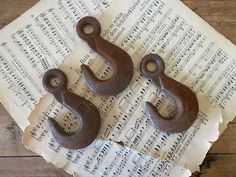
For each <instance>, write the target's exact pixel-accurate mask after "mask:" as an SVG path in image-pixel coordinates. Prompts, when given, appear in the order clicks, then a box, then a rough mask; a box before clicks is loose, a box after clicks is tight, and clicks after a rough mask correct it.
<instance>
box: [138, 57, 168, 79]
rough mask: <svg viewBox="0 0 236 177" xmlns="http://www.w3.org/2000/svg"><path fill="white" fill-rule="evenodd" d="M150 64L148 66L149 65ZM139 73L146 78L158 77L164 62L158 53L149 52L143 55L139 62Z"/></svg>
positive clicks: (162, 69) (163, 67)
mask: <svg viewBox="0 0 236 177" xmlns="http://www.w3.org/2000/svg"><path fill="white" fill-rule="evenodd" d="M149 65H150V67H149ZM140 70H141V73H142V74H143V75H144V76H145V77H147V78H150V79H151V78H154V77H159V76H160V75H162V74H164V70H165V63H164V62H163V60H162V59H161V58H160V56H158V55H154V54H150V55H147V56H145V57H144V58H143V59H142V61H141V64H140Z"/></svg>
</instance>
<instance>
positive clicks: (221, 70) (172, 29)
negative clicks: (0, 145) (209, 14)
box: [0, 0, 236, 177]
mask: <svg viewBox="0 0 236 177" xmlns="http://www.w3.org/2000/svg"><path fill="white" fill-rule="evenodd" d="M88 15H90V16H95V17H96V18H98V20H99V22H100V23H101V26H102V36H103V37H104V38H105V39H107V40H108V41H110V42H112V43H114V44H115V45H117V46H119V47H121V48H122V49H124V50H125V51H127V52H128V53H129V54H130V56H131V58H132V60H133V62H134V65H135V73H134V77H133V80H132V82H131V84H130V85H129V87H128V88H127V89H126V90H125V91H124V92H122V93H121V94H119V95H114V96H110V97H102V96H98V95H96V94H94V93H93V92H91V91H90V90H89V89H88V88H87V87H86V86H85V83H84V80H83V78H82V77H81V74H80V66H81V64H87V65H89V67H90V68H92V70H93V71H95V72H96V75H97V76H98V77H99V78H103V79H104V78H107V77H109V76H110V74H111V73H112V69H111V67H110V65H109V63H106V62H104V60H103V59H102V58H101V57H100V56H99V55H97V54H96V53H95V52H94V51H92V50H91V49H90V47H89V46H88V45H87V43H86V42H84V41H83V40H81V39H80V38H79V37H78V35H77V33H76V24H77V22H78V20H79V19H80V18H81V17H84V16H88ZM150 53H154V54H158V55H160V56H161V57H163V59H164V61H165V63H166V74H167V75H168V76H170V77H172V78H174V79H176V80H178V81H180V82H181V83H183V84H185V85H187V86H189V87H190V88H192V89H193V90H194V91H195V92H196V93H197V94H198V99H199V105H200V111H199V115H198V119H197V120H196V121H195V123H194V124H193V125H192V127H191V128H190V129H189V130H188V131H186V132H184V133H180V134H174V135H171V134H165V133H162V132H160V131H158V130H157V129H155V128H154V127H153V125H152V124H151V123H150V120H149V118H148V116H147V114H146V112H145V106H144V103H145V101H150V102H152V103H153V104H155V105H156V106H157V108H158V109H159V110H160V112H161V113H163V114H170V113H171V112H172V111H173V109H174V108H173V107H174V106H173V104H172V103H170V102H169V101H168V99H166V98H165V96H164V95H163V93H162V92H161V91H160V90H158V89H156V88H155V86H154V85H153V84H152V83H151V82H150V81H149V80H147V79H146V78H144V77H143V76H142V75H141V74H140V70H139V65H140V61H141V59H142V57H143V56H145V55H147V54H150ZM0 61H1V64H0V82H1V85H0V89H1V93H0V101H1V103H2V104H3V106H4V107H5V108H6V109H7V111H8V112H9V113H10V114H11V116H12V117H13V118H14V120H15V121H16V123H17V124H18V125H19V126H20V127H21V129H22V130H23V131H24V138H23V143H24V145H25V146H26V147H27V148H29V149H31V150H32V151H34V152H36V153H38V154H40V155H42V156H43V157H44V158H45V159H46V160H47V161H48V162H51V163H53V164H54V165H55V166H57V167H59V168H64V169H65V170H66V171H67V172H68V173H70V174H74V175H75V176H85V177H89V176H96V177H98V176H101V177H105V176H109V177H111V176H122V177H126V176H127V177H128V176H130V177H131V176H135V177H137V176H140V177H143V176H145V177H146V176H155V177H156V176H175V177H176V176H190V175H191V171H192V172H193V171H195V170H198V168H199V164H201V163H202V161H203V159H204V157H205V155H206V153H207V152H208V150H209V149H210V146H211V143H212V142H214V141H216V140H217V138H218V136H219V132H222V131H223V130H224V129H225V128H226V126H227V124H228V122H230V121H231V120H232V119H233V118H234V117H235V115H236V109H233V105H235V103H236V79H235V78H236V47H235V46H234V45H233V44H232V43H231V42H230V41H228V40H227V39H225V38H224V37H223V36H222V35H220V34H219V33H217V32H216V31H215V30H214V29H213V28H212V27H210V26H209V25H208V24H207V23H206V22H204V21H203V20H202V19H201V18H200V17H198V16H197V15H196V14H194V13H193V12H192V11H191V10H189V9H188V8H187V7H186V6H185V5H184V4H183V3H182V2H181V1H179V0H119V1H118V0H114V1H108V0H100V1H98V0H90V1H82V0H41V1H40V2H39V3H38V4H37V5H35V6H34V7H33V8H32V9H30V10H29V11H27V12H26V13H25V14H24V15H22V16H21V17H20V18H18V19H17V20H15V21H14V22H13V23H11V24H10V25H8V26H7V27H5V28H4V29H2V30H1V31H0ZM50 68H60V69H61V70H63V71H64V72H65V73H66V74H67V76H68V79H69V88H70V90H71V91H73V92H74V93H76V94H78V95H80V96H83V97H85V98H86V99H87V100H89V101H91V102H92V103H93V104H94V105H96V106H97V108H98V110H99V112H100V114H101V118H102V127H101V129H100V132H99V135H98V137H97V139H96V140H95V141H94V142H93V143H92V144H91V145H90V146H88V147H86V148H84V149H81V150H70V149H65V148H62V147H60V146H59V145H58V143H57V142H56V141H55V139H54V138H53V137H52V134H51V132H50V129H49V127H48V124H47V118H48V117H53V118H55V119H57V121H58V122H60V124H61V125H62V126H64V128H65V129H66V130H71V129H72V130H73V129H75V128H76V125H77V124H76V122H77V121H76V118H75V117H74V115H73V114H72V113H71V112H69V111H68V110H67V109H66V108H64V107H63V106H62V105H61V104H60V103H58V102H57V101H56V100H54V99H53V97H52V95H50V94H47V93H46V91H45V90H44V88H43V86H42V81H41V80H42V76H43V74H44V73H45V72H46V71H47V70H48V69H50ZM220 123H222V124H220ZM219 125H220V126H219ZM120 142H122V143H120ZM120 144H124V146H121V145H120Z"/></svg>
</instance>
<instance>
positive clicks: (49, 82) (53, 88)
mask: <svg viewBox="0 0 236 177" xmlns="http://www.w3.org/2000/svg"><path fill="white" fill-rule="evenodd" d="M54 80H55V82H54V83H53V81H54ZM42 82H43V86H44V88H45V89H46V90H47V91H48V92H50V93H52V94H53V93H55V92H58V91H63V90H65V89H66V86H67V78H66V75H65V74H64V72H62V71H61V70H59V69H50V70H48V71H47V72H46V73H45V74H44V76H43V81H42Z"/></svg>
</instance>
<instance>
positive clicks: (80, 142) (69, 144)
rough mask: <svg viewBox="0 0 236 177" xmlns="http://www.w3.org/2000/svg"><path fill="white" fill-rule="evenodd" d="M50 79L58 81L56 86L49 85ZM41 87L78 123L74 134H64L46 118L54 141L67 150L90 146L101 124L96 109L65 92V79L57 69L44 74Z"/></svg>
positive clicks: (83, 100)
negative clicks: (73, 116) (70, 112)
mask: <svg viewBox="0 0 236 177" xmlns="http://www.w3.org/2000/svg"><path fill="white" fill-rule="evenodd" d="M52 78H58V79H59V84H58V86H53V85H52V84H51V80H52ZM43 86H44V87H45V89H46V90H47V91H48V92H50V93H52V94H53V95H54V97H55V98H56V100H57V101H58V102H60V103H61V104H63V105H64V106H66V107H67V108H68V109H69V110H70V111H72V112H73V113H74V114H75V116H76V117H77V118H78V119H79V121H80V128H79V129H78V130H77V131H76V132H75V133H66V132H65V131H63V130H62V128H61V127H60V125H59V124H58V123H57V122H56V121H55V120H54V119H53V118H48V123H49V127H50V128H51V131H52V134H53V136H54V138H55V139H56V141H57V142H58V143H59V144H60V145H61V146H63V147H65V148H69V149H80V148H84V147H86V146H88V145H89V144H91V143H92V142H93V140H94V139H95V138H96V136H97V134H98V132H99V129H100V124H101V123H100V121H101V120H100V115H99V112H98V111H97V109H96V107H95V106H94V105H93V104H92V103H90V102H89V101H87V100H86V99H84V98H82V97H80V96H78V95H76V94H74V93H72V92H70V91H69V90H67V88H66V87H67V77H66V75H65V74H64V72H62V71H61V70H59V69H51V70H49V71H47V72H46V73H45V74H44V76H43Z"/></svg>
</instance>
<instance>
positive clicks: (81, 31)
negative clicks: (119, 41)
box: [76, 17, 101, 41]
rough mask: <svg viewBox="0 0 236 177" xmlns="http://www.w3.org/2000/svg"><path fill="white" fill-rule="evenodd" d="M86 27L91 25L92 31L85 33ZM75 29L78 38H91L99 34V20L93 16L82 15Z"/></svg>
mask: <svg viewBox="0 0 236 177" xmlns="http://www.w3.org/2000/svg"><path fill="white" fill-rule="evenodd" d="M86 27H91V28H92V31H91V32H88V33H86V32H85V29H86ZM76 30H77V33H78V35H79V37H80V38H82V39H84V40H86V41H88V40H89V39H91V38H94V37H98V36H100V33H101V25H100V23H99V21H98V20H97V19H96V18H94V17H84V18H82V19H80V20H79V22H78V24H77V29H76Z"/></svg>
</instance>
